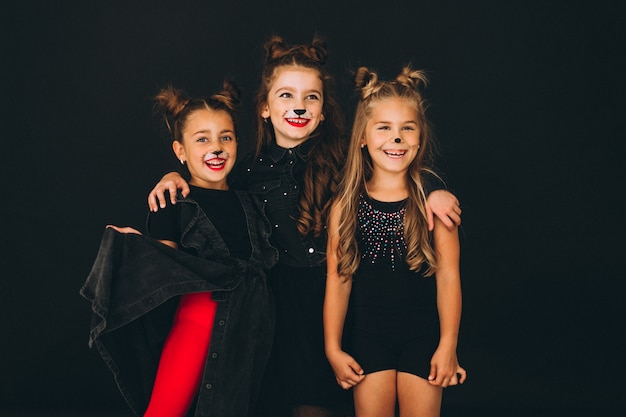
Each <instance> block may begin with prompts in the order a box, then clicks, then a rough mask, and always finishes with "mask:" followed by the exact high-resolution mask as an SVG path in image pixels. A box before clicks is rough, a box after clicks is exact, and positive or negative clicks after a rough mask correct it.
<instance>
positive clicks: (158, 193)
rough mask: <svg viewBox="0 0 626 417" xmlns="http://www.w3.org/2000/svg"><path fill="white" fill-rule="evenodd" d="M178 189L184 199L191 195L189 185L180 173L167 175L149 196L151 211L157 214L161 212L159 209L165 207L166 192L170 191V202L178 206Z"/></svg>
mask: <svg viewBox="0 0 626 417" xmlns="http://www.w3.org/2000/svg"><path fill="white" fill-rule="evenodd" d="M178 189H180V191H181V193H182V194H183V197H187V196H188V195H189V185H188V184H187V181H185V180H184V179H183V177H181V175H180V174H179V173H178V172H169V173H167V174H165V175H164V176H163V178H161V181H159V183H158V184H157V185H155V186H154V188H153V189H152V191H150V194H149V195H148V207H149V208H150V211H153V212H156V211H158V210H159V207H160V208H164V207H165V203H166V201H165V191H169V193H170V201H171V202H172V204H176V190H178Z"/></svg>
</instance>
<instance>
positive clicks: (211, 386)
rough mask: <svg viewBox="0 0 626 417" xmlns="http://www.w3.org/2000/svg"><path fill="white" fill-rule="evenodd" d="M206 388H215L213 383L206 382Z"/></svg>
mask: <svg viewBox="0 0 626 417" xmlns="http://www.w3.org/2000/svg"><path fill="white" fill-rule="evenodd" d="M204 388H206V389H212V388H213V384H206V385H205V386H204Z"/></svg>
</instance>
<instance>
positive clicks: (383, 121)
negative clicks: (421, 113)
mask: <svg viewBox="0 0 626 417" xmlns="http://www.w3.org/2000/svg"><path fill="white" fill-rule="evenodd" d="M380 123H383V124H390V123H393V122H389V121H387V120H378V121H374V124H380ZM408 123H412V124H416V125H419V123H418V122H417V120H405V121H404V122H400V124H408Z"/></svg>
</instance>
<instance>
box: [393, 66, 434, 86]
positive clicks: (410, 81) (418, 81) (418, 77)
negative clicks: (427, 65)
mask: <svg viewBox="0 0 626 417" xmlns="http://www.w3.org/2000/svg"><path fill="white" fill-rule="evenodd" d="M396 81H397V82H398V83H400V84H402V85H404V86H405V87H408V88H412V89H414V90H417V89H418V88H420V86H426V85H427V83H428V78H427V77H426V73H425V72H424V71H419V70H413V69H412V68H411V67H410V66H406V67H403V68H402V71H401V72H400V74H398V76H397V77H396Z"/></svg>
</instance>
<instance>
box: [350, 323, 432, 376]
mask: <svg viewBox="0 0 626 417" xmlns="http://www.w3.org/2000/svg"><path fill="white" fill-rule="evenodd" d="M359 316H361V317H359V318H358V319H357V320H356V322H357V323H360V324H356V325H352V326H350V328H349V329H347V334H346V352H348V353H349V354H350V355H352V357H353V358H354V359H355V360H356V361H357V362H358V363H359V365H361V367H362V368H363V370H364V371H365V373H366V374H371V373H373V372H377V371H383V370H389V369H395V370H397V371H398V372H407V373H410V374H413V375H417V376H419V377H421V378H424V379H427V378H428V375H429V373H430V360H431V358H432V356H433V353H435V350H436V349H437V346H438V344H439V324H438V320H437V317H436V315H433V314H432V313H430V314H427V313H411V314H408V315H399V316H396V317H390V316H387V317H386V318H385V319H383V320H381V319H382V317H381V316H380V315H372V314H366V316H370V317H364V315H363V314H359Z"/></svg>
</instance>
